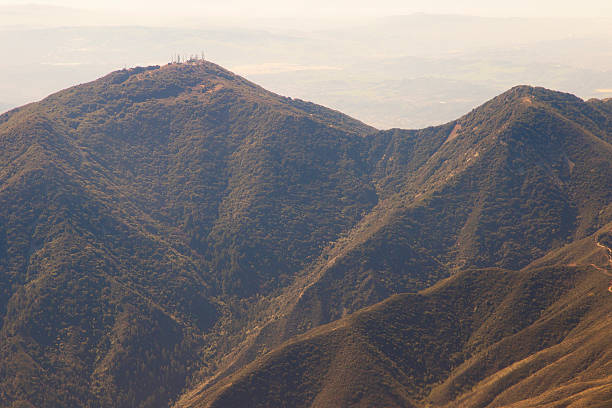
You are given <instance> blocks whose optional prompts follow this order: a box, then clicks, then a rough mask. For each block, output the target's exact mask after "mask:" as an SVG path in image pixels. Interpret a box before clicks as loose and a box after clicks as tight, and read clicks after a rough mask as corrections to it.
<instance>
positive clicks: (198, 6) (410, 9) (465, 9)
mask: <svg viewBox="0 0 612 408" xmlns="http://www.w3.org/2000/svg"><path fill="white" fill-rule="evenodd" d="M32 3H36V4H45V5H54V6H64V7H74V8H81V9H98V10H99V9H105V10H110V9H112V10H123V11H126V12H130V13H131V12H134V11H138V12H139V13H143V14H165V15H171V16H179V15H189V14H193V13H197V14H200V15H210V16H212V15H225V16H237V17H246V16H249V17H288V16H292V17H295V16H309V17H354V16H365V15H395V14H409V13H415V12H424V13H448V14H470V15H479V16H500V17H514V16H518V17H606V18H607V17H612V1H610V0H582V1H575V0H512V1H507V0H505V1H499V0H377V1H375V2H373V1H372V0H308V1H295V0H293V1H292V0H258V1H252V0H172V1H168V0H35V1H32V0H0V5H26V4H32Z"/></svg>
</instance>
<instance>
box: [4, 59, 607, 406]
mask: <svg viewBox="0 0 612 408" xmlns="http://www.w3.org/2000/svg"><path fill="white" fill-rule="evenodd" d="M0 147H1V148H0V316H2V326H1V328H0V405H2V406H8V407H164V406H167V407H170V406H175V407H209V406H210V407H278V406H295V407H319V406H320V407H334V406H337V407H349V406H361V407H370V406H371V407H376V406H397V407H419V408H420V407H436V406H444V407H454V406H457V407H459V406H469V407H501V406H503V407H536V406H538V407H539V406H543V407H557V406H569V405H571V404H574V405H573V406H589V407H608V406H610V404H612V377H611V373H612V354H611V353H612V352H611V351H610V350H612V348H611V347H610V346H611V345H612V339H611V338H610V336H609V333H610V330H611V329H612V327H611V326H612V318H611V316H612V315H611V313H612V293H610V291H609V289H608V286H609V280H610V279H611V276H612V265H611V259H610V255H611V254H612V253H611V248H612V238H610V237H611V236H612V188H610V186H612V100H610V99H608V100H599V99H592V100H588V101H583V100H582V99H579V98H577V97H575V96H573V95H570V94H566V93H560V92H555V91H550V90H547V89H544V88H533V87H528V86H518V87H515V88H512V89H510V90H509V91H507V92H505V93H503V94H501V95H499V96H498V97H496V98H494V99H492V100H491V101H489V102H487V103H485V104H484V105H482V106H480V107H478V108H476V109H474V110H473V111H471V112H470V113H468V114H467V115H465V116H463V117H461V118H459V119H457V120H455V121H452V122H450V123H447V124H444V125H441V126H436V127H429V128H425V129H422V130H400V129H393V130H388V131H379V130H377V129H374V128H372V127H370V126H368V125H365V124H363V123H362V122H360V121H358V120H355V119H353V118H351V117H349V116H346V115H344V114H342V113H340V112H338V111H334V110H331V109H327V108H324V107H322V106H319V105H315V104H312V103H309V102H304V101H302V100H299V99H292V98H286V97H282V96H279V95H276V94H274V93H271V92H269V91H266V90H265V89H263V88H261V87H259V86H257V85H255V84H253V83H251V82H249V81H247V80H245V79H244V78H241V77H239V76H237V75H235V74H233V73H231V72H229V71H227V70H225V69H223V68H221V67H220V66H217V65H215V64H213V63H210V62H204V61H195V62H191V63H184V64H169V65H166V66H163V67H158V66H151V67H146V68H133V69H128V70H121V71H116V72H113V73H111V74H109V75H107V76H105V77H103V78H100V79H99V80H96V81H94V82H90V83H86V84H83V85H79V86H76V87H73V88H69V89H66V90H64V91H61V92H58V93H56V94H53V95H51V96H49V97H47V98H45V99H44V100H42V101H40V102H37V103H33V104H29V105H26V106H23V107H20V108H17V109H14V110H12V111H10V112H7V113H5V114H3V115H0Z"/></svg>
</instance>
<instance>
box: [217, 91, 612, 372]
mask: <svg viewBox="0 0 612 408" xmlns="http://www.w3.org/2000/svg"><path fill="white" fill-rule="evenodd" d="M605 103H606V102H600V103H597V102H595V101H591V102H588V103H586V102H584V101H582V100H580V99H578V98H576V97H574V96H572V95H569V94H564V93H559V92H554V91H549V90H546V89H542V88H532V87H526V86H520V87H516V88H513V89H511V90H510V91H508V92H506V93H504V94H502V95H500V96H499V97H497V98H495V99H493V100H492V101H490V102H488V103H486V104H485V105H483V106H481V107H479V108H477V109H475V110H474V111H472V112H471V113H469V114H468V115H466V116H464V117H463V118H460V119H459V120H457V121H456V122H452V123H450V124H447V125H445V126H440V127H435V128H428V129H423V130H420V131H402V130H394V131H388V132H381V133H379V134H376V135H373V136H371V137H370V138H369V140H370V146H371V147H370V160H371V163H372V165H371V166H372V180H373V183H374V184H375V185H376V188H377V192H378V196H379V202H378V204H377V205H376V206H375V207H374V208H373V209H372V211H370V212H369V213H368V214H366V215H365V216H364V217H363V218H362V219H361V220H360V221H359V223H358V224H356V225H355V226H354V227H353V228H351V230H350V231H348V232H347V233H346V234H345V235H344V236H343V237H342V238H341V239H340V240H337V241H336V242H333V243H331V244H330V245H329V246H328V247H326V248H325V249H324V250H323V252H322V255H321V257H320V258H319V259H318V260H317V261H316V262H314V263H313V264H312V265H311V266H309V267H308V268H306V270H305V271H304V273H303V274H302V277H301V278H299V279H297V280H296V281H295V283H294V284H293V285H291V286H290V287H289V288H288V289H287V290H286V291H284V293H283V294H281V296H279V297H278V299H277V300H276V301H275V302H271V306H270V308H269V310H268V312H267V319H266V318H260V319H258V320H257V321H255V322H254V323H253V324H252V326H251V327H252V331H253V332H255V333H257V334H258V335H257V336H256V337H254V338H249V339H247V341H246V342H245V343H244V345H243V348H242V351H241V352H236V351H235V350H234V352H235V354H234V355H233V356H232V358H230V359H228V362H229V364H228V368H227V370H228V371H227V372H232V371H233V370H235V369H236V368H239V367H241V366H242V365H244V364H245V363H248V362H249V361H251V360H252V359H253V358H255V357H256V356H257V355H259V354H260V353H262V352H264V351H266V350H269V349H270V348H271V347H276V346H278V345H280V343H281V342H282V341H284V340H288V339H289V338H291V337H293V336H295V335H298V334H300V333H303V332H305V331H306V330H308V329H310V328H312V327H316V326H318V325H320V324H325V323H327V322H330V321H333V320H335V319H338V318H341V317H342V316H344V315H346V314H347V313H351V312H354V311H356V310H358V309H360V308H362V307H365V306H368V305H371V304H373V303H375V302H378V301H382V300H384V299H385V298H387V297H388V296H390V295H392V294H394V293H400V292H404V291H413V290H418V289H422V288H425V287H427V286H430V285H431V284H433V283H434V282H436V281H437V280H439V279H441V278H444V277H446V276H448V275H449V274H451V273H453V272H455V271H459V270H463V269H466V268H474V267H476V268H482V267H501V268H511V269H520V268H522V267H524V266H526V265H527V264H529V263H530V262H532V261H534V260H536V259H537V258H538V257H541V256H543V255H544V254H545V253H546V252H548V251H550V250H551V249H554V248H559V247H560V246H561V245H563V244H564V243H568V242H572V241H574V240H576V239H581V238H583V237H586V236H588V235H590V234H592V233H593V232H594V231H595V230H597V229H598V228H600V227H601V226H603V225H606V224H607V223H608V222H610V221H612V211H611V210H612V207H611V206H610V203H611V202H612V190H610V188H609V186H610V185H612V184H611V183H612V160H611V158H612V145H610V144H609V143H608V142H607V140H609V139H610V136H611V132H612V128H611V127H610V126H608V124H609V116H606V115H607V114H606V113H605V109H603V108H601V107H599V108H597V109H595V108H594V107H593V106H597V105H601V104H605Z"/></svg>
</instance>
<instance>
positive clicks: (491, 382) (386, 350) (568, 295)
mask: <svg viewBox="0 0 612 408" xmlns="http://www.w3.org/2000/svg"><path fill="white" fill-rule="evenodd" d="M591 245H592V246H593V247H595V245H594V243H593V244H591ZM607 280H608V278H607V277H606V276H605V275H604V274H602V273H601V272H600V271H599V270H597V269H595V268H593V267H589V266H575V267H567V266H561V265H559V266H550V267H545V268H535V269H527V270H524V271H521V272H510V271H505V270H500V269H489V270H479V271H468V272H463V273H460V274H458V275H456V276H454V277H452V278H449V279H447V280H446V281H443V282H442V283H439V284H438V285H436V286H435V287H433V288H431V289H428V290H426V291H424V292H421V293H420V294H414V295H413V294H406V295H397V296H394V297H392V298H390V299H388V300H386V301H385V302H383V303H380V304H377V305H375V306H372V307H370V308H367V309H364V310H362V311H359V312H358V313H355V314H353V315H350V316H347V317H346V318H344V319H341V320H339V321H336V322H334V323H330V324H328V325H325V326H321V327H319V328H316V329H313V330H311V331H308V332H307V333H305V334H303V335H301V336H298V337H296V338H295V339H292V340H291V341H289V342H287V343H286V344H284V345H282V346H281V347H279V348H278V349H276V350H274V351H272V352H270V353H268V354H266V355H265V356H263V357H262V358H260V359H258V360H257V361H256V362H255V363H252V364H250V365H248V366H246V367H245V368H243V369H242V370H240V371H238V372H237V373H235V374H234V375H232V376H230V377H228V378H227V379H224V380H222V381H220V382H219V383H218V384H216V385H215V386H213V387H212V388H211V389H209V390H207V391H206V392H205V393H202V394H199V395H198V394H191V395H189V394H188V395H187V396H186V397H184V398H183V399H182V400H181V401H179V403H178V404H177V406H180V407H207V406H211V407H213V406H215V407H216V406H219V407H222V406H238V405H240V401H242V402H246V401H248V404H247V405H249V406H261V407H266V406H270V407H271V406H278V405H279V404H282V403H283V402H285V401H291V405H292V406H302V407H311V406H312V407H317V406H327V407H331V406H362V407H369V406H371V407H374V406H381V405H384V406H397V407H405V406H416V407H421V406H423V407H425V406H449V407H450V406H470V407H488V406H500V407H501V406H504V407H506V406H512V407H523V406H524V407H528V406H558V404H563V403H567V402H574V403H575V404H578V405H577V406H587V405H588V406H591V405H590V404H593V405H592V406H601V407H603V406H607V405H606V404H609V403H610V402H612V395H611V393H610V391H611V388H610V387H611V383H610V377H609V373H610V367H611V364H612V354H611V353H610V348H609V346H610V339H609V336H608V333H609V332H610V330H611V329H612V326H611V325H612V320H611V319H610V316H611V313H612V295H610V294H609V293H608V292H607ZM287 379H290V381H292V382H291V384H287V383H285V381H287ZM292 384H294V385H293V386H292ZM237 404H238V405H237ZM580 404H582V405H580Z"/></svg>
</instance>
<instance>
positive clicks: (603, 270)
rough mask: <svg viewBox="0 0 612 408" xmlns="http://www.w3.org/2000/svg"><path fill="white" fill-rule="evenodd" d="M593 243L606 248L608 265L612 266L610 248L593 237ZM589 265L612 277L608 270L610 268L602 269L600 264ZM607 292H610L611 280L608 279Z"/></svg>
mask: <svg viewBox="0 0 612 408" xmlns="http://www.w3.org/2000/svg"><path fill="white" fill-rule="evenodd" d="M595 244H596V245H597V246H598V247H600V248H603V249H605V250H606V255H608V267H609V268H610V267H612V249H610V248H608V247H607V246H606V245H603V244H602V243H601V242H599V241H598V240H597V238H595ZM591 266H594V267H595V268H597V270H599V271H601V272H603V273H604V274H605V275H607V276H610V277H612V273H611V272H610V270H608V269H604V268H602V267H600V266H597V265H594V264H591ZM608 292H610V293H612V281H610V285H609V286H608Z"/></svg>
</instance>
